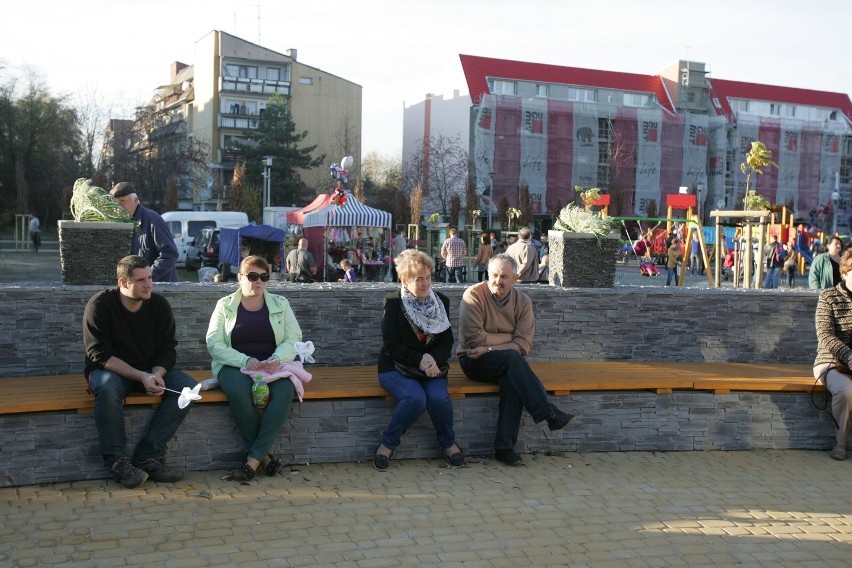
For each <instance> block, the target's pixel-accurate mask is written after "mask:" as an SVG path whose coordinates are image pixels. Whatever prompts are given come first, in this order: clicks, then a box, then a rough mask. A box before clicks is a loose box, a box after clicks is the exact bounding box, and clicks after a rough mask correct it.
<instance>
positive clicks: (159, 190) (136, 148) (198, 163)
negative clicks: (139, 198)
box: [125, 101, 222, 210]
mask: <svg viewBox="0 0 852 568" xmlns="http://www.w3.org/2000/svg"><path fill="white" fill-rule="evenodd" d="M208 154H209V148H208V146H207V144H205V143H203V142H201V141H199V140H198V139H197V138H195V137H188V136H187V124H186V121H185V120H178V121H172V120H170V117H169V116H168V115H165V114H164V113H162V112H161V111H159V109H158V108H157V104H156V101H152V102H151V103H149V104H148V105H145V106H142V107H139V108H138V109H137V112H136V119H135V121H134V124H133V144H132V146H131V148H130V162H131V173H130V176H128V177H129V178H130V179H127V180H125V181H132V182H133V184H134V185H135V186H136V187H137V188H138V189H140V190H141V191H142V192H143V194H144V195H145V200H146V204H148V205H150V206H151V207H153V208H154V209H158V210H163V207H164V201H165V190H166V188H167V187H168V186H169V183H174V184H175V187H176V188H177V191H178V193H186V194H188V193H189V192H190V191H191V188H193V187H196V186H198V185H200V184H201V183H202V178H203V177H205V176H206V175H207V173H208V171H209V170H208V164H207V162H208ZM221 197H222V196H221V195H220V198H221Z"/></svg>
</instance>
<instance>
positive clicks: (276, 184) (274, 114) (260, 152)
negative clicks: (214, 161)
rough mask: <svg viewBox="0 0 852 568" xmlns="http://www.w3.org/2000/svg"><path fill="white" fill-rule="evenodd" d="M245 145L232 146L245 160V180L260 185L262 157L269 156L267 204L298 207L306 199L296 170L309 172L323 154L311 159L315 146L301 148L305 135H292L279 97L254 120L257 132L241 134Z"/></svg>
mask: <svg viewBox="0 0 852 568" xmlns="http://www.w3.org/2000/svg"><path fill="white" fill-rule="evenodd" d="M244 136H245V137H246V138H247V139H248V140H249V142H248V143H244V144H239V143H238V144H236V145H237V146H238V147H239V149H240V150H241V151H242V152H243V153H244V154H245V156H246V180H247V182H248V183H249V184H257V185H259V186H262V185H263V165H262V163H261V162H262V160H263V158H264V156H272V157H273V162H272V184H271V195H270V203H272V204H273V205H275V204H289V203H301V202H303V201H304V200H305V199H306V198H308V197H310V196H309V195H308V188H307V186H306V185H305V182H304V181H303V180H302V176H301V174H300V173H299V172H300V170H310V169H311V168H316V167H318V166H320V165H321V164H322V163H323V162H324V161H325V154H322V155H320V156H318V157H314V156H313V153H314V152H315V151H316V149H317V146H316V145H313V146H304V147H303V146H301V143H302V141H304V139H305V138H306V137H307V136H308V131H307V130H305V131H302V132H296V123H295V122H294V121H293V117H292V115H291V114H290V109H289V108H288V106H287V99H285V98H284V97H283V96H282V95H278V94H276V95H272V96H271V97H270V98H269V101H268V102H267V104H266V110H265V111H264V113H263V115H261V116H260V117H259V118H258V123H257V129H256V130H248V131H245V132H244Z"/></svg>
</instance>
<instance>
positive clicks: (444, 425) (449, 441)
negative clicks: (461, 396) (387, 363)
mask: <svg viewBox="0 0 852 568" xmlns="http://www.w3.org/2000/svg"><path fill="white" fill-rule="evenodd" d="M379 384H380V385H381V386H382V388H383V389H385V390H386V391H388V392H389V393H390V394H391V395H393V397H394V398H395V399H396V400H397V401H398V402H397V405H396V408H394V410H393V414H392V415H391V420H390V424H388V427H387V430H385V431H384V432H382V444H384V446H385V447H386V448H389V449H391V450H395V449H396V448H397V447H399V443H400V439H401V438H402V435H403V434H405V431H406V430H408V428H409V427H410V426H411V425H412V424H414V423H415V422H416V421H417V419H418V418H420V417H421V416H422V415H423V412H424V411H425V410H428V411H429V417H430V418H431V419H432V426H434V427H435V435H436V437H437V438H438V444H439V445H440V446H441V449H442V450H446V449H447V448H450V447H452V445H453V444H454V443H455V441H456V433H455V432H454V431H453V401H452V400H450V393H449V392H447V379H446V377H444V378H441V379H429V380H426V381H419V380H417V379H409V378H408V377H403V376H402V375H401V374H399V373H398V372H397V371H385V372H384V373H379Z"/></svg>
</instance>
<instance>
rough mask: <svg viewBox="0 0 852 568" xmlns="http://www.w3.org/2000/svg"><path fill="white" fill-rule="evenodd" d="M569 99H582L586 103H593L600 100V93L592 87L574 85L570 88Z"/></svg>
mask: <svg viewBox="0 0 852 568" xmlns="http://www.w3.org/2000/svg"><path fill="white" fill-rule="evenodd" d="M568 100H569V101H580V102H581V103H582V102H585V103H593V102H596V101H597V100H598V93H597V91H594V90H592V89H577V88H574V87H569V88H568Z"/></svg>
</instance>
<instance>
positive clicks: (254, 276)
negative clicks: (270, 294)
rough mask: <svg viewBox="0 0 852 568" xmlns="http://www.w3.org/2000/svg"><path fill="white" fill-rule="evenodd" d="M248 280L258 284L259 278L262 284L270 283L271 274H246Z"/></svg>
mask: <svg viewBox="0 0 852 568" xmlns="http://www.w3.org/2000/svg"><path fill="white" fill-rule="evenodd" d="M246 278H248V281H249V282H257V279H258V278H260V281H261V282H269V273H268V272H264V273H262V274H258V273H257V272H249V273H248V274H246Z"/></svg>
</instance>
